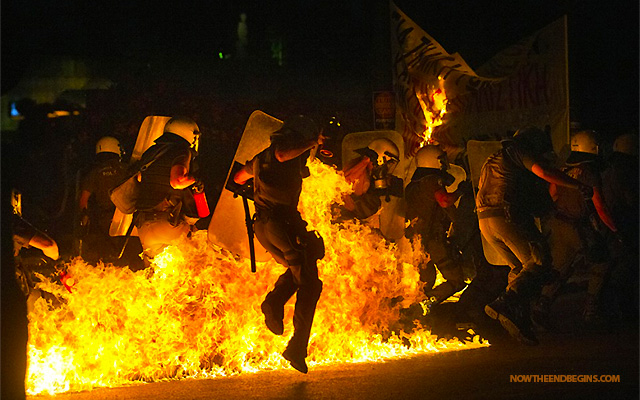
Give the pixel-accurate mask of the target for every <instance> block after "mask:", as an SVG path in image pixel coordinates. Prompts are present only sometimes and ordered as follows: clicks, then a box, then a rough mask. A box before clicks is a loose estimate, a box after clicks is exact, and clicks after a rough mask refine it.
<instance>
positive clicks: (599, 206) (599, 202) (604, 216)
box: [591, 187, 618, 232]
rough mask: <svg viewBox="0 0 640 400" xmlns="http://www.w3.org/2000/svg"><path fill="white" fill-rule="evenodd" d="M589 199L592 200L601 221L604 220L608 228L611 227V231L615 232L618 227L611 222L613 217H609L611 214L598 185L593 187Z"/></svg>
mask: <svg viewBox="0 0 640 400" xmlns="http://www.w3.org/2000/svg"><path fill="white" fill-rule="evenodd" d="M591 200H592V201H593V205H594V206H595V208H596V212H597V213H598V216H599V217H600V219H601V220H602V222H604V224H605V225H606V226H607V227H608V228H609V229H611V231H612V232H617V231H618V228H617V227H616V224H615V223H614V222H613V218H612V217H611V214H609V209H608V208H607V205H606V203H605V202H604V198H603V196H602V192H601V191H600V188H599V187H594V188H593V197H591Z"/></svg>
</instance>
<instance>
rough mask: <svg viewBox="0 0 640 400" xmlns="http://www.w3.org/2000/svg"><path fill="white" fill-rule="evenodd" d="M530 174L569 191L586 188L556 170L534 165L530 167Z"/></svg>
mask: <svg viewBox="0 0 640 400" xmlns="http://www.w3.org/2000/svg"><path fill="white" fill-rule="evenodd" d="M531 172H533V173H534V174H536V175H537V176H538V177H540V178H542V179H544V180H545V181H547V182H549V183H553V184H556V185H560V186H564V187H568V188H571V189H580V188H581V187H583V186H586V185H584V184H582V183H581V182H580V181H578V180H576V179H573V178H572V177H570V176H569V175H567V174H565V173H564V172H562V171H560V170H558V169H555V168H550V167H546V166H544V165H541V164H538V163H534V164H533V165H532V166H531Z"/></svg>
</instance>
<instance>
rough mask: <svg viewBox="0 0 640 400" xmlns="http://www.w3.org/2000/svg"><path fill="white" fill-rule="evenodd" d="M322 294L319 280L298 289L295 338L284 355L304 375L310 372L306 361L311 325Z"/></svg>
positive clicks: (294, 317)
mask: <svg viewBox="0 0 640 400" xmlns="http://www.w3.org/2000/svg"><path fill="white" fill-rule="evenodd" d="M321 292H322V281H321V280H319V279H317V280H315V281H313V282H309V284H307V285H303V286H301V287H300V288H299V289H298V293H297V295H296V307H295V309H294V311H293V336H292V337H291V339H290V340H289V344H288V345H287V348H286V350H285V351H284V353H282V356H283V357H284V358H285V359H286V360H287V361H289V363H290V364H291V366H292V367H293V368H295V369H296V370H298V371H300V372H302V373H303V374H306V373H307V371H308V368H307V364H306V362H305V361H304V359H305V358H306V357H307V345H308V343H309V336H310V334H311V325H312V324H313V316H314V314H315V311H316V304H317V303H318V299H319V298H320V293H321Z"/></svg>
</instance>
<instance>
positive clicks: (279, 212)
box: [234, 115, 324, 373]
mask: <svg viewBox="0 0 640 400" xmlns="http://www.w3.org/2000/svg"><path fill="white" fill-rule="evenodd" d="M323 141H324V136H323V135H322V133H321V130H320V129H319V128H318V127H317V125H316V124H315V122H314V121H313V120H312V119H310V118H308V117H306V116H302V115H300V116H296V117H293V118H291V119H288V120H286V121H285V122H284V124H283V126H282V128H281V129H280V130H278V131H277V132H274V133H273V134H272V135H271V145H270V146H269V147H268V148H267V149H265V150H263V151H262V152H260V153H259V154H257V155H256V156H255V157H253V158H252V159H251V160H249V161H247V163H246V165H245V166H244V167H243V168H242V169H240V170H239V171H238V172H237V173H236V174H235V176H234V181H235V182H236V183H237V184H240V185H243V184H245V182H247V181H248V180H249V179H251V178H253V181H254V182H253V185H254V202H255V208H256V219H255V225H254V230H255V235H256V237H257V238H258V240H259V241H260V243H261V244H262V246H263V247H264V248H265V249H266V250H267V251H268V252H269V253H271V255H272V256H273V258H274V259H275V260H276V261H277V262H278V263H280V264H282V265H284V266H286V267H287V271H286V272H285V273H284V274H282V275H281V276H280V277H279V278H278V280H277V281H276V283H275V287H274V288H273V290H272V291H271V292H269V293H268V294H267V296H266V298H265V300H264V302H263V303H262V305H261V310H262V312H263V314H264V316H265V323H266V325H267V328H269V330H270V331H271V332H273V333H274V334H276V335H282V334H283V332H284V322H283V319H284V305H285V304H286V303H287V301H288V300H289V299H290V298H291V297H292V296H293V294H294V293H297V295H296V304H295V310H294V314H293V328H294V333H293V337H292V338H291V339H290V340H289V343H288V345H287V348H286V349H285V351H284V352H283V353H282V356H283V357H284V358H285V359H286V360H288V361H289V363H290V364H291V366H292V367H293V368H295V369H296V370H298V371H300V372H302V373H307V371H308V368H307V364H306V362H305V358H306V357H307V346H308V342H309V336H310V333H311V326H312V323H313V317H314V314H315V309H316V304H317V302H318V299H319V298H320V293H321V292H322V281H321V280H320V279H319V278H318V266H317V260H318V259H321V258H322V257H323V256H324V244H323V243H322V238H321V237H319V235H317V234H315V232H308V231H307V230H306V226H307V223H306V222H305V221H304V220H303V219H302V217H301V215H300V213H299V212H298V209H297V206H298V200H299V197H300V192H301V190H302V179H303V178H305V177H306V176H308V175H309V170H308V168H307V167H306V161H307V158H308V157H309V154H310V150H311V149H313V148H316V147H318V146H320V145H321V144H322V143H323Z"/></svg>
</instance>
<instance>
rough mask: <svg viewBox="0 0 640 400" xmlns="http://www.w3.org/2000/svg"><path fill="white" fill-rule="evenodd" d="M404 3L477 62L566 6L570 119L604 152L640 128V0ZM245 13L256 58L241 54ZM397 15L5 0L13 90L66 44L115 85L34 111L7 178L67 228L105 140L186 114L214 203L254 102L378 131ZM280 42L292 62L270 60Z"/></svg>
mask: <svg viewBox="0 0 640 400" xmlns="http://www.w3.org/2000/svg"><path fill="white" fill-rule="evenodd" d="M396 4H397V6H398V7H399V8H400V9H401V10H402V11H403V12H404V13H405V14H407V15H408V16H409V18H411V19H413V20H414V21H415V22H416V23H417V24H418V25H419V26H421V27H422V28H423V29H424V30H425V31H426V32H427V33H428V34H430V35H431V36H433V37H434V38H435V39H436V40H437V41H438V42H439V43H440V44H441V45H442V46H443V47H444V48H445V49H446V50H447V51H448V52H450V53H454V52H458V53H460V54H461V56H462V57H463V58H464V59H465V60H466V61H467V63H468V64H469V65H470V66H471V67H472V68H477V67H479V66H480V65H482V64H483V63H484V62H485V61H487V60H489V59H490V58H491V57H492V56H494V55H495V54H496V53H498V52H499V51H501V50H502V49H503V48H505V47H508V46H510V45H512V44H514V43H516V42H518V41H519V40H521V39H522V38H524V37H526V36H528V35H530V34H532V33H533V32H535V31H536V30H538V29H541V28H543V27H545V26H546V25H547V24H549V23H551V22H553V21H555V20H556V19H558V18H560V17H562V16H563V15H565V14H566V15H567V16H568V40H569V54H568V56H569V79H570V103H571V118H572V120H575V121H579V122H580V123H581V125H582V127H583V128H590V129H596V130H597V131H599V132H600V134H601V136H602V139H603V146H602V148H603V152H604V153H606V152H607V151H610V149H611V143H612V141H613V139H614V137H615V136H616V135H617V134H619V133H625V132H629V131H637V129H638V108H639V107H638V59H639V55H638V34H639V32H638V2H637V1H636V0H608V1H598V0H558V1H556V0H518V1H513V0H491V1H490V0H473V1H472V0H469V1H462V0H431V1H427V0H397V1H396ZM243 12H244V13H246V14H247V25H248V30H249V45H248V53H249V57H248V58H247V59H244V60H239V59H237V58H236V57H235V55H236V48H235V42H236V29H237V24H238V21H239V20H240V14H241V13H243ZM389 26H390V25H389V3H388V2H387V1H386V0H326V1H320V0H304V1H303V0H299V1H293V0H279V1H273V2H267V1H247V0H216V1H202V0H192V1H175V2H172V3H168V2H163V1H130V2H116V1H106V0H92V1H86V0H65V1H53V0H5V1H2V26H1V28H2V36H1V44H2V59H1V61H2V65H1V77H2V93H3V94H5V93H7V92H9V91H10V90H11V88H13V87H15V85H16V84H17V83H18V82H19V81H20V79H21V78H22V77H23V76H26V75H27V74H28V73H29V71H30V68H32V66H33V65H34V63H35V64H37V63H42V60H43V59H44V60H46V59H47V58H55V57H58V56H71V57H78V58H82V59H86V60H90V61H91V64H90V65H91V67H92V71H93V72H94V73H96V74H98V75H99V76H101V77H103V78H107V79H109V80H111V81H112V82H113V83H114V84H113V86H112V87H111V88H110V89H108V90H105V91H98V92H96V93H93V94H92V95H91V97H90V98H89V97H88V98H87V108H86V110H82V112H81V113H80V117H78V118H66V119H65V118H58V119H53V120H52V119H47V118H39V119H38V118H36V117H35V116H34V117H29V118H26V119H25V120H24V121H22V122H21V124H20V128H19V130H18V132H17V133H10V132H3V135H2V151H3V155H9V157H4V158H5V159H3V164H4V165H5V166H6V165H11V167H10V168H6V167H3V170H2V176H3V178H2V179H3V184H7V183H6V178H7V175H8V174H9V173H10V174H11V177H12V178H14V179H15V182H16V186H18V188H19V189H20V190H22V191H23V199H24V200H23V201H24V202H25V210H27V212H30V214H31V215H29V217H30V218H31V221H32V222H33V223H35V224H36V225H38V226H42V227H47V228H49V229H50V232H52V233H57V232H59V236H58V237H60V236H62V235H67V234H68V231H69V221H70V220H72V219H73V218H74V214H73V195H74V187H75V185H76V183H75V182H76V180H77V176H79V175H82V173H83V171H85V170H86V168H87V167H88V166H89V165H90V162H91V161H92V156H93V152H94V150H93V146H94V144H95V141H96V140H97V139H99V138H100V137H102V136H104V135H112V136H116V137H117V138H118V139H120V141H121V142H122V143H123V145H124V148H125V150H126V151H127V152H130V151H131V150H132V148H133V144H134V143H135V139H136V135H137V133H138V129H139V127H140V124H141V122H142V120H143V119H144V117H146V116H147V115H178V114H183V115H189V116H191V117H192V118H193V119H194V120H196V121H197V123H198V125H199V127H200V130H201V131H202V132H203V140H202V143H201V151H200V153H201V157H200V160H201V171H202V172H201V174H202V179H203V181H204V182H205V184H206V188H207V189H206V190H207V196H208V198H209V202H210V207H211V208H212V209H213V207H214V205H215V202H216V201H217V198H218V195H219V193H220V191H221V190H222V186H223V185H224V181H225V179H226V175H227V172H228V169H229V166H230V164H231V160H232V159H233V154H234V153H235V148H236V146H237V143H238V141H239V140H240V135H241V133H242V131H243V129H244V126H245V124H246V121H247V118H248V117H249V115H250V114H251V112H253V111H254V110H257V109H259V110H262V111H264V112H266V113H268V114H270V115H273V116H275V117H277V118H280V119H286V118H287V116H289V115H293V114H298V113H304V114H310V115H312V116H313V117H314V118H317V119H319V121H321V122H322V121H323V120H325V121H326V119H325V118H327V116H330V115H336V116H338V117H339V119H340V120H341V121H342V124H343V127H344V132H345V133H348V132H358V131H366V130H372V129H373V122H374V121H373V107H372V93H373V92H374V91H378V90H392V77H391V61H390V31H389V29H390V27H389ZM276 39H278V40H280V41H281V43H282V44H283V47H284V54H285V58H284V63H283V65H281V66H280V65H277V63H276V62H275V60H274V59H273V58H272V57H271V49H270V46H271V44H272V43H273V41H274V40H276ZM221 54H222V56H223V59H221V58H220V55H221ZM46 107H47V106H44V105H43V106H41V107H40V108H41V109H40V110H39V111H40V114H39V115H46V112H47V109H46ZM42 113H44V114H42ZM34 115H35V114H34ZM5 117H6V116H3V118H5ZM7 158H8V159H7ZM124 159H125V160H126V159H127V158H126V156H125V157H124ZM9 163H11V164H9ZM206 223H207V221H203V222H202V224H203V227H205V228H206Z"/></svg>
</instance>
